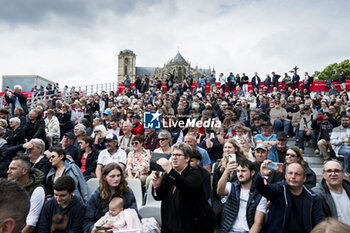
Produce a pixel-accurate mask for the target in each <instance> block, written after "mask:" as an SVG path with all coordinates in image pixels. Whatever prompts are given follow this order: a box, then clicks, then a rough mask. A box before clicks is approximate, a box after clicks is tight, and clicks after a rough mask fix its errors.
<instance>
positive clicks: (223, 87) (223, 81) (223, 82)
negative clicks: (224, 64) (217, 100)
mask: <svg viewBox="0 0 350 233" xmlns="http://www.w3.org/2000/svg"><path fill="white" fill-rule="evenodd" d="M219 81H220V86H221V90H222V93H223V94H225V91H226V81H227V78H226V77H225V76H224V73H221V74H220V76H219Z"/></svg>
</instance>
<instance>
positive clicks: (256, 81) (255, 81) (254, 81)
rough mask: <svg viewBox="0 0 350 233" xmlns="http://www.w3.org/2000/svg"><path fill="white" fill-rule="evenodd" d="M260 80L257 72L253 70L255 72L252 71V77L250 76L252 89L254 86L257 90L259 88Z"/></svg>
mask: <svg viewBox="0 0 350 233" xmlns="http://www.w3.org/2000/svg"><path fill="white" fill-rule="evenodd" d="M260 82H261V79H260V77H259V76H258V72H255V73H254V77H253V78H252V85H253V90H254V89H255V88H258V90H259V89H260Z"/></svg>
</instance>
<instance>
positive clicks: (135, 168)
mask: <svg viewBox="0 0 350 233" xmlns="http://www.w3.org/2000/svg"><path fill="white" fill-rule="evenodd" d="M142 144H143V137H142V136H141V135H139V134H138V135H136V136H135V137H133V138H132V142H131V145H132V146H133V148H134V149H133V150H132V151H130V152H129V154H128V160H127V164H126V170H125V171H126V172H127V173H128V177H129V178H130V179H133V178H138V179H140V180H141V182H142V187H144V185H145V182H146V179H147V177H148V167H149V160H150V157H151V154H150V152H149V150H146V149H145V148H143V145H142Z"/></svg>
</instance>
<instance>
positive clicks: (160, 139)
mask: <svg viewBox="0 0 350 233" xmlns="http://www.w3.org/2000/svg"><path fill="white" fill-rule="evenodd" d="M158 140H159V141H165V140H168V139H167V138H158Z"/></svg>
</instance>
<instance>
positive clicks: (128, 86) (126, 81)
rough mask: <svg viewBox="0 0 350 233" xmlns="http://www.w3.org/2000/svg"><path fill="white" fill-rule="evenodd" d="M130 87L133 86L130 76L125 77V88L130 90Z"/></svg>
mask: <svg viewBox="0 0 350 233" xmlns="http://www.w3.org/2000/svg"><path fill="white" fill-rule="evenodd" d="M130 85H131V79H130V77H129V75H125V80H124V86H125V88H129V89H130Z"/></svg>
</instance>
